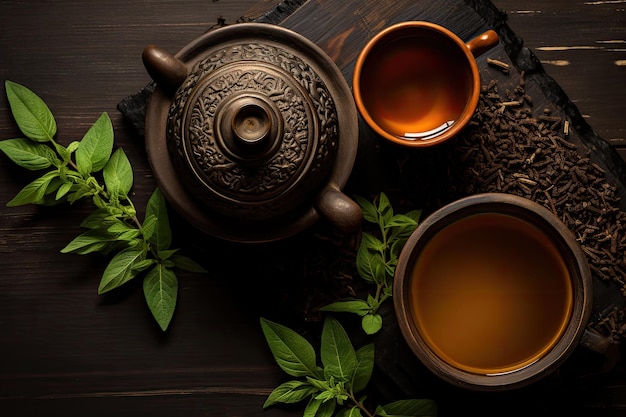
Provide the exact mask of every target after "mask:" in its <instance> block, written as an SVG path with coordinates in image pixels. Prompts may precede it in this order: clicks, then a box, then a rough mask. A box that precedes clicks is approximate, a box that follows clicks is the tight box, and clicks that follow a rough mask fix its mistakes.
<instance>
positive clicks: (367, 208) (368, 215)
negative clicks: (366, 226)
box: [354, 196, 378, 224]
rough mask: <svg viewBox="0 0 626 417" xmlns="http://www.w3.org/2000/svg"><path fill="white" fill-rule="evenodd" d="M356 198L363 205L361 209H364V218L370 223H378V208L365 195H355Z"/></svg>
mask: <svg viewBox="0 0 626 417" xmlns="http://www.w3.org/2000/svg"><path fill="white" fill-rule="evenodd" d="M354 199H355V201H356V202H357V204H358V205H359V206H361V210H362V211H363V219H364V220H367V221H368V222H370V223H374V224H377V223H378V211H377V210H376V207H375V206H374V205H373V204H372V203H370V202H369V201H367V200H366V199H364V198H363V197H359V196H355V197H354Z"/></svg>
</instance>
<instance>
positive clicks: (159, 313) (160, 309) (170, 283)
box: [143, 264, 178, 331]
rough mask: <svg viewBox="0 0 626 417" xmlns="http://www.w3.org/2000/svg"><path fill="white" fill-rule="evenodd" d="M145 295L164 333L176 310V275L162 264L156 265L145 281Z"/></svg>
mask: <svg viewBox="0 0 626 417" xmlns="http://www.w3.org/2000/svg"><path fill="white" fill-rule="evenodd" d="M143 293H144V297H145V298H146V302H147V303H148V307H149V308H150V311H151V312H152V316H153V317H154V319H155V320H156V321H157V323H158V324H159V326H160V327H161V329H162V330H163V331H165V330H167V327H168V326H169V324H170V322H171V320H172V317H173V315H174V310H175V309H176V298H177V296H178V280H177V278H176V275H175V274H174V272H173V271H172V270H170V269H167V268H165V267H163V265H161V264H157V265H155V266H154V268H152V269H151V270H150V272H148V274H147V275H146V277H145V278H144V280H143Z"/></svg>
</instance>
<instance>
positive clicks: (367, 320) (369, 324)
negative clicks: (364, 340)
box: [361, 313, 383, 334]
mask: <svg viewBox="0 0 626 417" xmlns="http://www.w3.org/2000/svg"><path fill="white" fill-rule="evenodd" d="M361 327H363V331H365V333H367V334H376V333H378V331H379V330H380V329H381V328H382V327H383V318H382V316H381V315H380V314H377V313H376V314H366V315H364V316H363V318H362V319H361Z"/></svg>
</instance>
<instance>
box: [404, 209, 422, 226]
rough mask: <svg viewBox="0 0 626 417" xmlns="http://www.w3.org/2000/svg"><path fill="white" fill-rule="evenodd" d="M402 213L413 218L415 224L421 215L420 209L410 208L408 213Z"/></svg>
mask: <svg viewBox="0 0 626 417" xmlns="http://www.w3.org/2000/svg"><path fill="white" fill-rule="evenodd" d="M404 215H405V216H407V217H409V218H411V219H413V221H414V222H415V224H419V222H420V218H421V217H422V210H411V211H409V212H408V213H405V214H404Z"/></svg>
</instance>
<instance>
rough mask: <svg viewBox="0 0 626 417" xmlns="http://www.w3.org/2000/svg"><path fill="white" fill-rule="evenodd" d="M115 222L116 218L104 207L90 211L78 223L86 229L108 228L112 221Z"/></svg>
mask: <svg viewBox="0 0 626 417" xmlns="http://www.w3.org/2000/svg"><path fill="white" fill-rule="evenodd" d="M115 222H117V219H116V218H115V217H113V216H111V213H110V211H109V210H107V209H106V208H100V209H97V210H96V211H94V212H93V213H91V214H90V215H89V216H87V217H86V218H85V220H83V221H82V223H81V224H80V227H84V228H86V229H105V230H106V229H108V228H109V227H110V226H111V225H112V224H113V223H115Z"/></svg>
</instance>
